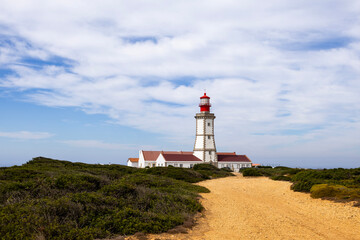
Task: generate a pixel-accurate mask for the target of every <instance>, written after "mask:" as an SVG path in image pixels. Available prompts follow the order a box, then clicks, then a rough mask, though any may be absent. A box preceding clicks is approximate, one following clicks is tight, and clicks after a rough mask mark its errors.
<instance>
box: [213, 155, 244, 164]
mask: <svg viewBox="0 0 360 240" xmlns="http://www.w3.org/2000/svg"><path fill="white" fill-rule="evenodd" d="M217 157H218V162H251V160H250V159H249V158H248V157H247V156H246V155H229V154H218V155H217Z"/></svg>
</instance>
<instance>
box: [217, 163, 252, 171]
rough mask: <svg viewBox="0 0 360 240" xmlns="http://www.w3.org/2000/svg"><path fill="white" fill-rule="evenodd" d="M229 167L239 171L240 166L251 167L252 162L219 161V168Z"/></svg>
mask: <svg viewBox="0 0 360 240" xmlns="http://www.w3.org/2000/svg"><path fill="white" fill-rule="evenodd" d="M223 167H229V168H230V169H232V170H233V171H235V172H238V171H239V169H240V168H250V167H251V163H248V162H246V163H245V162H219V163H218V168H223Z"/></svg>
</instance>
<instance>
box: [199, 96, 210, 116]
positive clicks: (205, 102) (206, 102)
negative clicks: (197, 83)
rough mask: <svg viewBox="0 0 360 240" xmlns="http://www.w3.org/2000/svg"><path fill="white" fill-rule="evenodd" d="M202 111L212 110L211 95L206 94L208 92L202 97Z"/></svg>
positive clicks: (200, 105)
mask: <svg viewBox="0 0 360 240" xmlns="http://www.w3.org/2000/svg"><path fill="white" fill-rule="evenodd" d="M199 107H200V112H210V107H211V104H210V97H208V96H206V93H204V96H202V97H200V104H199Z"/></svg>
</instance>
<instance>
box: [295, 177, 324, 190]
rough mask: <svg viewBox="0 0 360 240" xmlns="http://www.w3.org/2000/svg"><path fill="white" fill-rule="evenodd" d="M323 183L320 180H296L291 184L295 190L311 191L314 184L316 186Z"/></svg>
mask: <svg viewBox="0 0 360 240" xmlns="http://www.w3.org/2000/svg"><path fill="white" fill-rule="evenodd" d="M319 183H321V182H320V181H311V180H308V181H298V182H294V183H293V184H292V185H291V189H292V190H294V191H295V192H310V189H311V187H312V186H314V185H315V184H319Z"/></svg>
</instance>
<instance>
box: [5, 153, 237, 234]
mask: <svg viewBox="0 0 360 240" xmlns="http://www.w3.org/2000/svg"><path fill="white" fill-rule="evenodd" d="M229 175H231V173H229V172H227V171H224V170H219V169H217V168H215V167H213V166H210V165H196V166H195V167H194V169H182V168H174V167H169V168H150V169H136V168H130V167H126V166H121V165H99V164H96V165H94V164H84V163H72V162H68V161H59V160H53V159H48V158H43V157H38V158H34V159H33V160H31V161H29V162H28V163H26V164H24V165H22V166H14V167H9V168H0V236H1V239H94V238H105V237H111V236H114V235H129V234H134V233H136V232H145V233H159V232H164V231H167V230H169V229H171V228H173V227H175V226H177V225H181V224H183V223H184V221H187V220H188V219H191V218H192V217H193V215H194V214H196V213H197V212H199V211H201V210H202V206H201V205H200V203H199V202H198V201H197V197H198V193H204V192H208V189H206V188H204V187H201V186H197V185H193V184H190V183H193V182H199V181H202V180H206V179H210V178H216V177H224V176H229Z"/></svg>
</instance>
